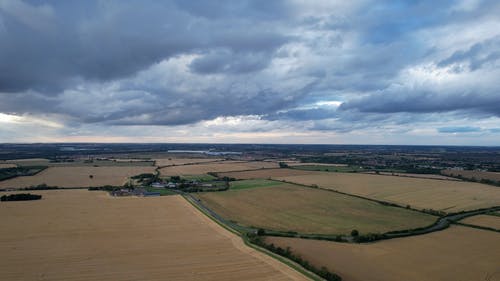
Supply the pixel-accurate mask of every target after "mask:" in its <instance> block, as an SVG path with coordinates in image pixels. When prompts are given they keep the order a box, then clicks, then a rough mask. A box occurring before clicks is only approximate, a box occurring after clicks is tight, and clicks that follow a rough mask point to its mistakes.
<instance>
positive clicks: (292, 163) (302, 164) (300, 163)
mask: <svg viewBox="0 0 500 281" xmlns="http://www.w3.org/2000/svg"><path fill="white" fill-rule="evenodd" d="M285 163H286V164H287V165H288V166H290V167H295V166H327V167H347V164H330V163H303V162H285Z"/></svg>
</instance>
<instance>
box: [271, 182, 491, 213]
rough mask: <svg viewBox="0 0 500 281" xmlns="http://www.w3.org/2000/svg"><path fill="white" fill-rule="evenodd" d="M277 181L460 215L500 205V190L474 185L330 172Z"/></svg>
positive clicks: (469, 183)
mask: <svg viewBox="0 0 500 281" xmlns="http://www.w3.org/2000/svg"><path fill="white" fill-rule="evenodd" d="M275 178H277V179H280V180H286V181H288V182H294V183H299V184H305V185H313V184H316V185H318V186H320V187H323V188H329V189H333V190H338V191H341V192H345V193H350V194H355V195H360V196H365V197H369V198H374V199H379V200H383V201H388V202H393V203H398V204H401V205H411V206H412V207H414V208H419V209H434V210H442V211H446V212H456V211H462V210H472V209H479V208H485V207H491V206H497V205H500V189H499V188H498V187H494V186H489V185H484V184H478V183H471V182H459V181H444V180H431V179H418V178H407V177H393V176H381V175H368V174H360V173H327V172H316V173H315V174H311V175H301V176H285V177H283V176H281V177H280V176H278V177H276V176H275Z"/></svg>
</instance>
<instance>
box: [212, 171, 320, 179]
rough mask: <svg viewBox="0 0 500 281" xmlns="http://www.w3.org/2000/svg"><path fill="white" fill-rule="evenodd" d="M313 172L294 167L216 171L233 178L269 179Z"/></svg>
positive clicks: (221, 175) (222, 175)
mask: <svg viewBox="0 0 500 281" xmlns="http://www.w3.org/2000/svg"><path fill="white" fill-rule="evenodd" d="M311 174H315V172H310V171H302V170H295V169H280V168H278V169H265V170H255V171H242V172H227V173H218V175H219V176H220V177H230V178H235V179H243V180H244V179H269V178H278V177H287V176H299V175H311Z"/></svg>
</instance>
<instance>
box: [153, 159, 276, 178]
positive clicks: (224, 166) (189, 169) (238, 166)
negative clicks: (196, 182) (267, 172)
mask: <svg viewBox="0 0 500 281" xmlns="http://www.w3.org/2000/svg"><path fill="white" fill-rule="evenodd" d="M277 166H278V164H276V163H272V162H264V161H250V162H241V161H224V162H217V163H206V164H196V165H184V166H172V167H165V168H162V169H160V173H161V174H162V175H167V176H183V175H199V174H205V173H208V172H228V171H242V170H252V169H262V168H276V167H277Z"/></svg>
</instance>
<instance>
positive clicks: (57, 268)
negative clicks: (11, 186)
mask: <svg viewBox="0 0 500 281" xmlns="http://www.w3.org/2000/svg"><path fill="white" fill-rule="evenodd" d="M36 193H37V194H42V195H43V198H42V199H41V200H37V201H22V202H2V203H0V217H1V220H2V228H0V260H1V261H2V262H0V272H1V279H2V280H9V281H10V280H306V278H305V277H303V276H302V275H301V274H299V273H298V272H296V271H293V270H292V269H290V268H289V267H287V266H286V265H284V264H282V263H280V262H278V261H276V260H274V259H273V258H271V257H269V256H267V255H264V254H262V253H260V252H257V251H256V250H253V249H251V248H248V247H247V246H245V245H244V243H243V241H242V240H241V238H240V237H238V236H236V235H234V234H232V233H230V232H228V231H227V230H225V229H224V228H222V227H220V226H219V225H217V224H216V223H215V222H213V221H212V220H210V219H209V218H207V217H206V216H205V215H203V214H202V213H200V212H199V211H198V210H196V209H195V208H194V207H193V206H191V205H190V204H189V203H187V201H186V200H185V199H183V198H182V197H180V196H163V197H155V198H138V197H123V198H113V197H111V196H109V195H108V194H107V193H104V192H99V191H94V192H91V191H86V190H54V191H40V192H38V191H37V192H36Z"/></svg>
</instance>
